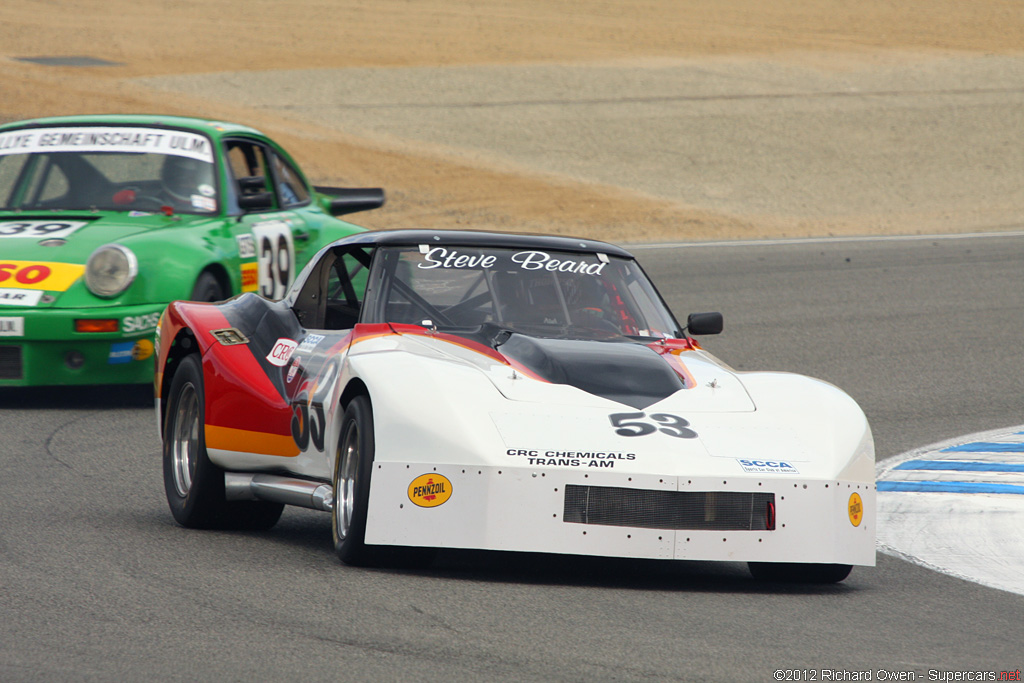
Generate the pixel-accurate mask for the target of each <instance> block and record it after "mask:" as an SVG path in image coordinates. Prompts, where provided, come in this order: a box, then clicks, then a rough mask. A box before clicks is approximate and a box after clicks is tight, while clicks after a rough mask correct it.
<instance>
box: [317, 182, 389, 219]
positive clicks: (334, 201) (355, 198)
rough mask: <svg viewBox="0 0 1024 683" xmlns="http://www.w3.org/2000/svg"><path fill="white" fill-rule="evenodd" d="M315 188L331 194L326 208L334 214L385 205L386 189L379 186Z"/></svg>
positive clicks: (341, 214)
mask: <svg viewBox="0 0 1024 683" xmlns="http://www.w3.org/2000/svg"><path fill="white" fill-rule="evenodd" d="M313 189H314V190H316V191H317V192H319V193H320V194H325V195H328V196H329V200H328V202H327V206H326V209H327V213H329V214H331V215H332V216H343V215H345V214H347V213H356V212H357V211H369V210H371V209H379V208H380V207H382V206H384V190H383V189H381V188H379V187H322V186H316V187H314V188H313Z"/></svg>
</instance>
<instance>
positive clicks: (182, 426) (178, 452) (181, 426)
mask: <svg viewBox="0 0 1024 683" xmlns="http://www.w3.org/2000/svg"><path fill="white" fill-rule="evenodd" d="M172 439H173V440H172V444H171V448H172V452H171V455H172V459H173V464H174V488H175V489H176V490H177V491H178V495H179V496H181V497H182V498H184V497H185V496H187V495H188V492H189V491H190V490H191V489H192V480H193V479H194V478H195V475H196V463H197V462H198V459H199V397H198V396H197V395H196V389H195V387H194V386H193V385H192V384H191V383H188V384H185V386H183V387H182V389H181V393H180V394H179V396H178V405H177V409H176V410H175V413H174V430H173V432H172Z"/></svg>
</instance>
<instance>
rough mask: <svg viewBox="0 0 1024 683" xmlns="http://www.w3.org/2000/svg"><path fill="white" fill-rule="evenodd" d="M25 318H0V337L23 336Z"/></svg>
mask: <svg viewBox="0 0 1024 683" xmlns="http://www.w3.org/2000/svg"><path fill="white" fill-rule="evenodd" d="M24 336H25V319H24V318H12V317H3V318H0V337H24Z"/></svg>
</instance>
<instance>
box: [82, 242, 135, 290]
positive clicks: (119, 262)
mask: <svg viewBox="0 0 1024 683" xmlns="http://www.w3.org/2000/svg"><path fill="white" fill-rule="evenodd" d="M138 272H139V262H138V260H136V258H135V254H133V253H132V251H131V249H128V248H127V247H122V246H121V245H120V244H107V245H105V246H102V247H100V248H99V249H97V250H96V251H94V252H92V255H91V256H90V257H89V261H88V262H87V263H86V264H85V286H86V287H88V288H89V291H90V292H92V293H93V294H95V295H96V296H102V297H112V296H117V295H118V294H120V293H121V292H123V291H124V290H126V289H128V285H130V284H131V283H132V281H133V280H134V279H135V276H136V275H137V274H138Z"/></svg>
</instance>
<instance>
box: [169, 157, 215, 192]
mask: <svg viewBox="0 0 1024 683" xmlns="http://www.w3.org/2000/svg"><path fill="white" fill-rule="evenodd" d="M160 182H161V184H162V185H163V188H164V191H166V192H167V193H168V194H169V195H171V197H173V198H174V199H175V200H177V201H180V202H183V203H186V204H188V203H190V202H191V201H192V195H195V194H205V193H203V192H202V190H201V188H202V187H203V186H204V185H205V186H206V187H212V185H213V171H212V164H208V163H205V162H202V161H199V160H198V159H192V158H189V157H181V156H173V155H168V156H167V157H166V158H165V159H164V165H163V167H162V168H161V169H160Z"/></svg>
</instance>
